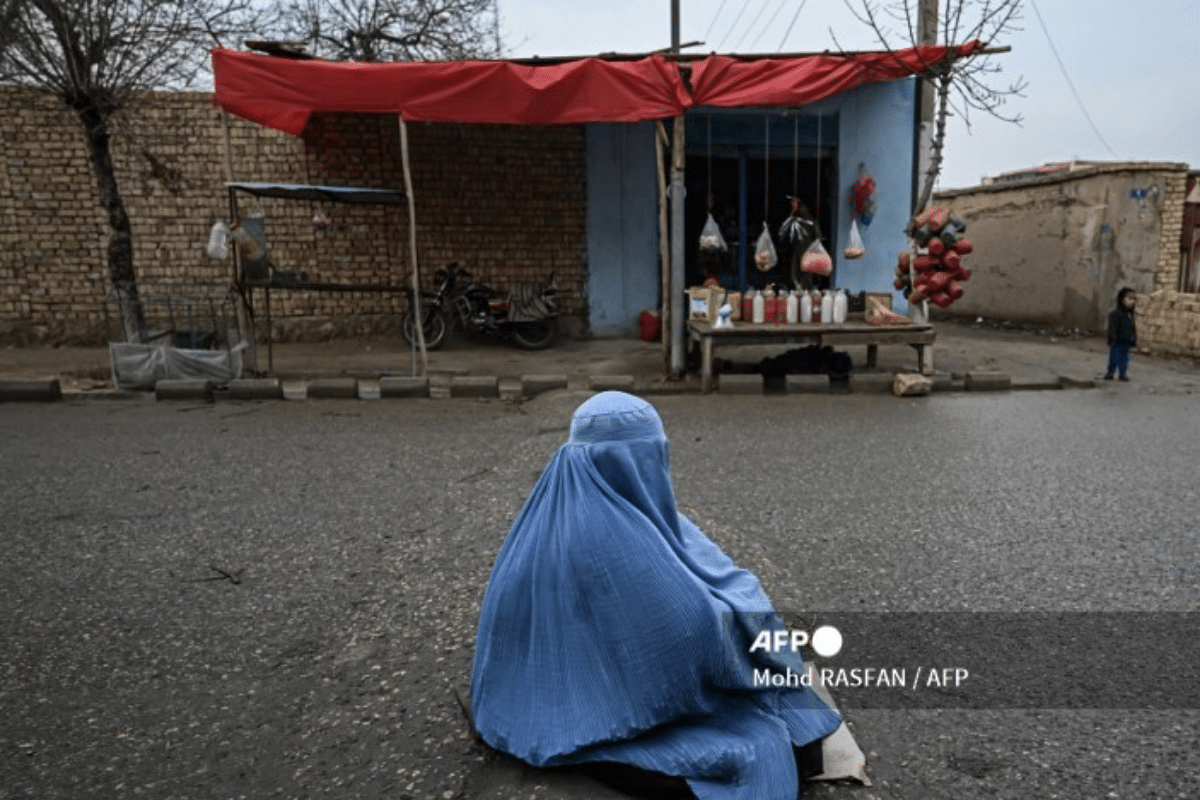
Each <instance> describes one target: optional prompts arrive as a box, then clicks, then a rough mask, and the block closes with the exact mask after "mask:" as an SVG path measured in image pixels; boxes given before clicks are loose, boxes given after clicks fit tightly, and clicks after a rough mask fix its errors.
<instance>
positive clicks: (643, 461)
mask: <svg viewBox="0 0 1200 800" xmlns="http://www.w3.org/2000/svg"><path fill="white" fill-rule="evenodd" d="M782 627H783V623H782V621H780V619H779V617H778V615H776V614H775V612H774V611H773V610H772V606H771V602H770V600H769V599H768V598H767V596H766V594H765V593H764V592H763V589H762V586H761V585H760V584H759V582H758V579H757V578H755V577H754V576H753V575H752V574H750V573H749V572H747V571H746V570H743V569H739V568H738V567H737V566H736V565H735V564H734V563H733V562H732V561H731V560H730V559H729V557H728V556H726V555H725V553H724V552H722V550H721V548H720V547H718V546H717V545H716V544H714V543H713V542H712V541H711V540H710V539H708V537H706V536H705V535H704V534H703V533H702V532H701V531H700V530H699V528H697V527H696V526H695V525H694V524H693V523H692V522H691V521H689V520H688V519H687V517H685V516H684V515H683V514H681V513H679V511H678V510H677V508H676V506H675V495H674V491H673V488H672V479H671V469H670V463H669V459H668V442H667V437H666V434H665V432H664V430H663V426H662V422H661V420H660V419H659V416H658V414H657V412H655V410H654V408H653V407H652V406H651V405H650V404H649V403H647V402H645V401H644V400H641V399H639V398H637V397H633V396H631V395H628V394H624V393H621V392H603V393H600V394H597V395H595V396H594V397H592V398H591V399H589V400H588V401H587V402H585V403H583V404H582V405H581V406H579V408H578V409H577V410H576V411H575V414H574V416H573V418H572V421H571V435H570V440H569V441H568V442H567V443H566V444H565V445H563V446H562V447H561V448H560V449H559V451H558V452H557V454H555V456H554V458H553V459H552V460H551V462H550V464H549V465H548V466H547V467H546V470H545V472H544V473H543V474H542V476H541V478H540V479H539V480H538V482H537V485H536V486H535V487H534V489H533V491H532V493H531V494H530V496H529V498H528V500H526V502H525V506H524V507H523V508H522V509H521V512H520V514H519V515H518V517H517V520H516V522H515V523H513V527H512V530H511V531H510V532H509V534H508V538H507V539H506V540H505V542H504V544H503V546H502V547H501V549H500V553H499V555H498V556H497V558H496V564H495V566H494V568H493V570H492V575H491V579H490V580H489V582H488V586H487V591H486V593H485V595H484V599H483V610H482V612H481V614H480V619H479V634H478V637H477V640H476V649H475V663H474V670H473V675H472V680H471V702H472V707H473V711H474V718H475V724H476V727H477V728H478V730H479V733H480V734H481V735H482V736H483V738H484V740H485V741H486V742H487V743H488V744H490V745H491V746H493V747H495V748H497V749H498V750H502V751H504V752H506V753H509V754H511V755H514V756H516V757H517V758H520V759H522V760H523V761H525V762H527V763H529V764H532V765H535V766H561V765H569V764H586V763H590V762H618V763H622V764H630V765H633V766H634V767H638V768H641V769H645V770H652V771H655V772H659V773H663V774H666V775H671V776H678V777H682V778H685V779H686V780H687V782H688V784H689V786H690V787H691V789H692V791H693V793H694V794H695V795H696V796H697V797H699V798H701V800H733V799H734V798H737V799H738V800H793V798H795V797H796V794H797V791H798V787H799V779H798V777H797V774H796V762H795V759H794V757H793V750H792V748H793V746H796V747H799V746H802V745H805V744H808V743H809V742H813V741H815V740H817V739H820V738H822V737H824V736H826V735H828V734H830V733H832V732H833V731H834V730H835V729H836V728H837V727H838V725H839V724H840V718H839V716H838V714H837V712H836V711H834V710H832V709H830V708H829V707H828V706H826V705H825V704H824V703H822V701H821V700H820V698H819V697H817V695H816V693H815V692H813V691H812V690H811V689H809V688H806V687H804V686H800V687H797V688H787V687H784V688H772V687H771V686H770V685H769V684H768V685H765V686H763V685H757V683H756V681H755V672H756V670H763V669H769V670H772V671H773V672H774V673H775V674H786V672H785V671H786V670H787V669H789V668H790V669H791V670H793V672H794V674H799V673H801V672H802V671H803V669H804V667H803V664H802V663H801V661H800V658H799V656H798V655H795V654H792V653H791V652H790V651H788V650H785V651H783V652H781V653H778V654H775V653H770V652H765V651H762V650H757V649H756V650H755V651H752V650H751V646H752V644H753V642H754V640H755V637H756V636H757V635H758V634H759V633H760V631H761V630H763V629H764V628H776V629H778V628H782Z"/></svg>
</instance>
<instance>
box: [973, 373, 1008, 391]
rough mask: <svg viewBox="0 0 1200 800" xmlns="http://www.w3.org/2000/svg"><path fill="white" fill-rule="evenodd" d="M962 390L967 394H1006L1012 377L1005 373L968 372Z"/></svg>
mask: <svg viewBox="0 0 1200 800" xmlns="http://www.w3.org/2000/svg"><path fill="white" fill-rule="evenodd" d="M964 388H965V389H966V390H967V391H968V392H1007V391H1009V390H1010V389H1011V388H1012V377H1010V376H1009V374H1008V373H1006V372H968V373H967V379H966V382H965V383H964Z"/></svg>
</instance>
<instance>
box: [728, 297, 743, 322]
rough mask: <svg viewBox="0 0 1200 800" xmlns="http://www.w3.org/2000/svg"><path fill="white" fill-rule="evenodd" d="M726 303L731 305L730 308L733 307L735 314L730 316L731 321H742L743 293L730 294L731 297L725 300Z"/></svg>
mask: <svg viewBox="0 0 1200 800" xmlns="http://www.w3.org/2000/svg"><path fill="white" fill-rule="evenodd" d="M725 302H726V303H729V305H730V307H732V309H733V313H731V314H730V315H729V318H730V319H731V320H739V319H741V318H742V293H741V292H730V293H729V296H728V297H726V298H725Z"/></svg>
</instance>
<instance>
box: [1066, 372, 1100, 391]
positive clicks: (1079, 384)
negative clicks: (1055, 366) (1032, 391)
mask: <svg viewBox="0 0 1200 800" xmlns="http://www.w3.org/2000/svg"><path fill="white" fill-rule="evenodd" d="M1058 385H1059V386H1061V387H1062V388H1064V389H1095V388H1096V381H1095V379H1093V378H1072V377H1071V376H1070V375H1059V376H1058Z"/></svg>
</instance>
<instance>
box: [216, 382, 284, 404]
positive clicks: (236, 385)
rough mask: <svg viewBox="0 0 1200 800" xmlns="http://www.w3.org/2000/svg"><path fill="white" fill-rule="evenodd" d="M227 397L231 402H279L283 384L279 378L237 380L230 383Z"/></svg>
mask: <svg viewBox="0 0 1200 800" xmlns="http://www.w3.org/2000/svg"><path fill="white" fill-rule="evenodd" d="M226 396H227V397H228V398H229V399H230V400H279V399H281V398H282V397H283V384H281V383H280V382H279V379H278V378H237V379H235V380H232V381H230V382H229V386H228V387H227V391H226Z"/></svg>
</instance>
